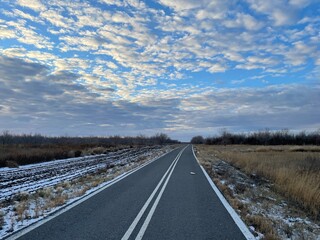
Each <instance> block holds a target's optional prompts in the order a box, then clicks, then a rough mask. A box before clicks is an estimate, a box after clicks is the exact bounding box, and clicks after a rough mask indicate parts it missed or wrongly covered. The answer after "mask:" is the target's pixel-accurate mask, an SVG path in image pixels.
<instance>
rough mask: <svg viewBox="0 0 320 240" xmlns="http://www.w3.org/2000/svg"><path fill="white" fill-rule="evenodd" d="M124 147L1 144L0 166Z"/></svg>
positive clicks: (96, 152)
mask: <svg viewBox="0 0 320 240" xmlns="http://www.w3.org/2000/svg"><path fill="white" fill-rule="evenodd" d="M124 147H125V146H124V145H119V146H117V147H110V146H96V145H94V144H92V145H89V144H83V145H81V144H77V145H76V144H73V145H68V144H42V145H41V144H12V145H0V167H18V166H19V165H25V164H31V163H39V162H46V161H52V160H55V159H64V158H71V157H79V156H87V155H94V154H101V153H107V152H109V151H115V150H119V149H123V148H124ZM127 147H128V146H127Z"/></svg>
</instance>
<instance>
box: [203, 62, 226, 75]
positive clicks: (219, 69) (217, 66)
mask: <svg viewBox="0 0 320 240" xmlns="http://www.w3.org/2000/svg"><path fill="white" fill-rule="evenodd" d="M226 70H227V67H226V66H223V65H222V64H220V63H216V64H213V65H212V66H211V67H210V68H209V69H208V72H211V73H216V72H225V71H226Z"/></svg>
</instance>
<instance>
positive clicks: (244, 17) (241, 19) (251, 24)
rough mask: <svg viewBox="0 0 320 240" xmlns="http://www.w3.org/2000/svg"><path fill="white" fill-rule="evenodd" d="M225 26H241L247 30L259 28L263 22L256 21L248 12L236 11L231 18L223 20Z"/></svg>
mask: <svg viewBox="0 0 320 240" xmlns="http://www.w3.org/2000/svg"><path fill="white" fill-rule="evenodd" d="M224 24H225V26H226V27H230V28H237V27H243V28H245V29H247V30H259V29H261V28H262V26H263V24H262V23H260V22H258V21H257V20H256V19H255V18H254V17H252V16H251V15H249V14H243V13H238V14H237V15H236V18H235V19H233V20H227V21H225V22H224Z"/></svg>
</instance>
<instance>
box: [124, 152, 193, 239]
mask: <svg viewBox="0 0 320 240" xmlns="http://www.w3.org/2000/svg"><path fill="white" fill-rule="evenodd" d="M187 147H188V146H186V147H184V148H183V149H182V150H181V151H180V152H179V154H178V155H177V157H176V158H175V159H174V161H173V162H172V163H171V165H170V166H169V168H168V170H167V171H166V172H165V174H164V175H163V176H162V178H161V180H160V182H159V183H158V185H157V186H156V188H155V189H154V190H153V192H152V193H151V195H150V196H149V198H148V200H147V201H146V202H145V204H144V205H143V207H142V208H141V210H140V212H139V213H138V215H137V216H136V218H135V219H134V220H133V222H132V223H131V225H130V227H129V228H128V230H127V231H126V233H125V234H124V235H123V237H122V238H121V240H127V239H129V237H130V236H131V234H132V232H133V231H134V229H135V227H136V226H137V224H138V222H139V221H140V219H141V217H142V215H143V214H144V212H145V211H146V209H147V208H148V206H149V204H150V202H151V201H152V199H153V198H154V196H155V195H156V193H157V191H158V189H159V188H160V186H161V184H162V182H163V181H164V180H165V183H164V184H163V186H162V188H161V190H160V192H159V194H158V196H157V198H156V200H155V201H154V203H153V205H152V207H151V209H150V211H149V213H148V215H147V217H146V219H145V220H144V223H143V225H142V227H141V228H140V231H139V233H138V235H137V237H136V240H140V239H142V237H143V235H144V233H145V231H146V229H147V227H148V225H149V222H150V220H151V218H152V215H153V213H154V211H155V210H156V208H157V205H158V203H159V201H160V198H161V196H162V194H163V192H164V190H165V188H166V186H167V184H168V182H169V179H170V177H171V175H172V172H173V170H174V168H175V167H176V165H177V162H178V161H179V159H180V157H181V154H182V153H183V151H184V150H185V149H186V148H187Z"/></svg>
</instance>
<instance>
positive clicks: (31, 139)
mask: <svg viewBox="0 0 320 240" xmlns="http://www.w3.org/2000/svg"><path fill="white" fill-rule="evenodd" d="M174 143H178V141H177V140H172V139H171V138H170V137H169V136H168V135H167V134H164V133H157V134H155V135H154V136H151V137H147V136H144V135H139V136H135V137H130V136H129V137H128V136H127V137H122V136H118V135H115V136H109V137H96V136H92V137H68V136H59V137H49V136H44V135H41V134H13V133H10V132H9V131H3V132H2V133H1V134H0V144H2V145H12V144H30V145H42V144H55V145H87V144H89V145H99V144H101V145H103V146H117V145H162V144H174Z"/></svg>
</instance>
